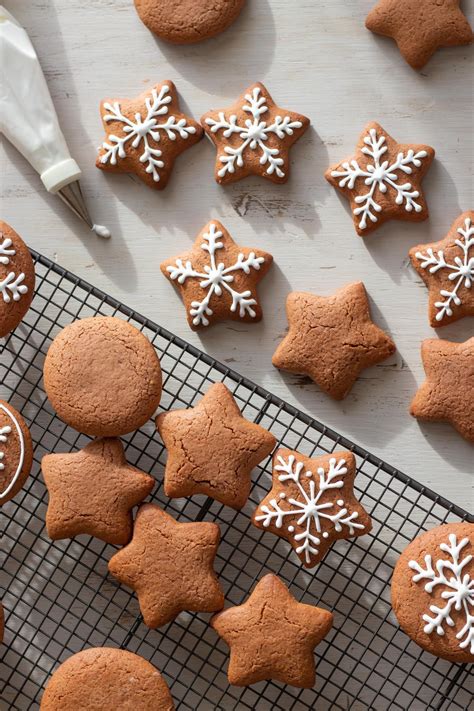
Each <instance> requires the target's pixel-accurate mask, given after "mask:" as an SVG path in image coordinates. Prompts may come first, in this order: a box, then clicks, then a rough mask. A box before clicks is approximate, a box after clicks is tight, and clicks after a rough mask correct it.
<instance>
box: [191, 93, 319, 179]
mask: <svg viewBox="0 0 474 711" xmlns="http://www.w3.org/2000/svg"><path fill="white" fill-rule="evenodd" d="M309 123H310V121H309V119H308V118H306V116H302V115H301V114H297V113H295V112H294V111H287V110H286V109H281V108H279V107H278V106H277V105H276V104H275V102H274V101H273V99H272V97H271V96H270V94H269V93H268V91H267V90H266V88H265V87H264V86H263V84H260V83H257V84H252V86H249V88H248V89H247V90H246V91H244V93H243V94H242V95H241V96H240V97H239V98H238V99H237V101H236V103H235V104H234V105H233V106H230V107H229V108H226V109H216V110H215V111H209V112H208V113H207V114H204V116H203V117H202V118H201V124H202V125H203V127H204V130H205V131H206V133H207V135H208V136H209V138H210V139H211V140H212V141H213V142H214V144H215V146H216V148H217V157H216V169H215V177H216V181H217V182H218V183H220V184H221V185H226V184H227V183H233V182H235V181H236V180H241V179H242V178H246V177H247V176H248V175H259V176H261V177H262V178H268V180H271V181H272V182H273V183H286V181H287V180H288V177H289V169H290V166H289V151H290V148H291V146H292V145H293V143H295V142H296V141H297V140H298V138H300V137H301V136H302V135H303V133H304V132H305V131H306V129H307V128H308V126H309Z"/></svg>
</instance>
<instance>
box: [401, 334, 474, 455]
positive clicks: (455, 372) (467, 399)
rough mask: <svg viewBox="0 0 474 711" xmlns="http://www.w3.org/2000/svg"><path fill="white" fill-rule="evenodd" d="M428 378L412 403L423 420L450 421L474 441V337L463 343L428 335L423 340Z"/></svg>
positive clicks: (422, 351) (412, 411)
mask: <svg viewBox="0 0 474 711" xmlns="http://www.w3.org/2000/svg"><path fill="white" fill-rule="evenodd" d="M421 357H422V360H423V367H424V369H425V373H426V381H425V382H424V383H423V385H422V386H421V387H420V389H419V390H418V392H417V393H416V395H415V397H414V398H413V400H412V403H411V406H410V414H411V415H413V416H414V417H417V418H418V419H420V420H428V421H447V422H450V423H451V424H452V425H453V426H454V427H455V428H456V429H457V431H458V432H459V433H460V434H461V435H462V436H463V437H464V438H465V439H467V440H468V441H469V442H474V337H473V338H469V340H467V341H464V343H452V342H451V341H443V340H438V339H428V340H426V341H423V343H422V344H421Z"/></svg>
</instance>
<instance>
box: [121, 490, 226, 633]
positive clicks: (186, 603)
mask: <svg viewBox="0 0 474 711" xmlns="http://www.w3.org/2000/svg"><path fill="white" fill-rule="evenodd" d="M219 538H220V531H219V526H218V525H217V524H215V523H207V522H206V523H202V522H199V523H179V522H178V521H175V519H174V518H172V516H170V515H169V514H167V513H166V512H165V511H163V510H162V509H160V508H159V507H158V506H155V505H154V504H144V505H143V506H141V507H140V509H139V511H138V514H137V518H136V520H135V526H134V529H133V538H132V542H131V543H129V544H128V546H126V547H125V548H122V550H121V551H119V552H118V553H116V554H115V555H114V556H112V558H111V559H110V561H109V571H110V572H111V573H112V575H113V576H114V577H116V578H117V579H118V580H120V582H121V583H123V584H124V585H128V586H129V587H131V588H132V589H133V590H135V592H136V593H137V595H138V601H139V603H140V610H141V613H142V615H143V619H144V621H145V624H146V625H148V626H149V627H152V628H155V627H161V626H162V625H165V624H167V623H168V622H171V620H174V618H175V617H176V616H177V615H179V614H180V612H183V611H184V610H188V611H191V612H215V611H216V610H220V609H222V607H223V605H224V594H223V592H222V590H221V587H220V585H219V582H218V580H217V577H216V574H215V572H214V568H213V565H214V558H215V556H216V552H217V547H218V545H219Z"/></svg>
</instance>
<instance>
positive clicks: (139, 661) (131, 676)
mask: <svg viewBox="0 0 474 711" xmlns="http://www.w3.org/2000/svg"><path fill="white" fill-rule="evenodd" d="M40 709H41V711H92V709H94V711H111V710H112V709H114V711H174V704H173V699H172V698H171V694H170V692H169V689H168V687H167V685H166V683H165V681H164V679H163V677H162V676H161V674H160V673H159V671H158V670H157V669H156V668H155V667H154V666H153V665H152V664H150V662H147V661H146V659H143V657H140V656H138V654H132V652H127V651H126V650H125V649H113V648H111V647H92V648H91V649H86V650H84V651H82V652H78V654H73V655H72V657H69V659H67V660H66V661H65V662H63V664H61V665H60V666H59V667H58V668H57V669H56V671H55V672H54V673H53V675H52V677H51V679H50V680H49V681H48V683H47V685H46V689H45V692H44V694H43V698H42V699H41V706H40Z"/></svg>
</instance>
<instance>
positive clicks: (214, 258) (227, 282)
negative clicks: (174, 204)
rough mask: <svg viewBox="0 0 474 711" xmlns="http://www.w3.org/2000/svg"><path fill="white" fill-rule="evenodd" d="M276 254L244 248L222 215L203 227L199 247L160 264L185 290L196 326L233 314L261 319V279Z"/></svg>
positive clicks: (234, 317)
mask: <svg viewBox="0 0 474 711" xmlns="http://www.w3.org/2000/svg"><path fill="white" fill-rule="evenodd" d="M272 261H273V257H272V255H271V254H268V253H267V252H263V251H262V250H260V249H253V248H249V247H239V245H237V244H236V243H235V242H234V240H233V239H232V237H231V236H230V234H229V232H228V231H227V230H226V228H225V227H224V225H222V224H221V223H220V222H218V221H217V220H212V221H211V222H208V224H207V225H206V226H205V227H203V229H202V230H201V232H200V233H199V235H198V236H197V238H196V241H195V242H194V245H193V247H192V248H191V249H190V250H189V251H188V252H184V253H183V254H181V255H179V257H172V258H171V259H167V260H166V262H163V263H162V264H161V265H160V268H161V271H162V273H163V274H164V275H165V277H166V278H167V279H169V280H170V282H171V283H172V284H174V285H175V286H176V287H177V288H178V289H179V290H180V292H181V296H182V299H183V302H184V305H185V308H186V316H187V319H188V323H189V325H190V327H191V328H192V329H193V331H196V330H198V329H200V328H205V327H206V326H209V325H211V324H213V323H217V322H218V321H224V320H226V319H230V320H232V321H243V322H245V323H252V322H256V321H260V320H261V318H262V309H261V307H260V304H259V302H258V296H257V284H258V282H259V281H260V280H261V279H263V277H264V276H265V274H266V273H267V271H268V270H269V269H270V266H271V264H272Z"/></svg>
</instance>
